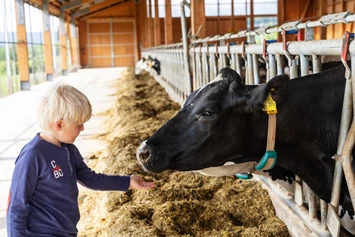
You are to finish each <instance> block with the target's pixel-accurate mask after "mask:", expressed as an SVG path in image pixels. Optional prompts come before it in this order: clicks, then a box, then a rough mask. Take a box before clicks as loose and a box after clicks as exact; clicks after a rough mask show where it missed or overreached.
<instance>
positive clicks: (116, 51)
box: [79, 1, 138, 67]
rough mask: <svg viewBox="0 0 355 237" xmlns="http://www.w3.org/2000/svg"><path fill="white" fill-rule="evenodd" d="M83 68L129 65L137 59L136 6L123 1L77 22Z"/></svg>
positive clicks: (131, 2)
mask: <svg viewBox="0 0 355 237" xmlns="http://www.w3.org/2000/svg"><path fill="white" fill-rule="evenodd" d="M79 28H80V31H79V42H80V52H81V53H80V62H81V65H82V66H83V67H115V66H133V65H134V63H135V61H136V60H137V58H138V52H137V51H138V45H137V40H136V37H137V27H136V5H135V4H134V2H133V1H129V2H125V3H123V4H119V5H116V6H114V7H110V8H107V9H105V10H102V11H98V12H94V13H92V14H91V15H89V16H87V17H85V18H83V19H81V20H80V21H79Z"/></svg>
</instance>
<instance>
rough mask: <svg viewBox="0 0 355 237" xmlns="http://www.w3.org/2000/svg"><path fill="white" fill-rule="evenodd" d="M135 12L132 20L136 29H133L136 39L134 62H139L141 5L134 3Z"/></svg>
mask: <svg viewBox="0 0 355 237" xmlns="http://www.w3.org/2000/svg"><path fill="white" fill-rule="evenodd" d="M134 7H135V10H134V19H135V24H136V27H135V29H134V32H135V35H136V37H137V42H136V45H135V46H134V47H135V48H136V49H137V50H136V55H135V57H136V61H137V60H139V59H140V58H141V57H140V55H141V48H140V44H141V40H142V30H143V29H142V17H143V15H142V4H139V3H137V2H135V4H134Z"/></svg>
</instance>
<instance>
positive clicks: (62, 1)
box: [24, 0, 133, 20]
mask: <svg viewBox="0 0 355 237" xmlns="http://www.w3.org/2000/svg"><path fill="white" fill-rule="evenodd" d="M45 1H48V3H49V12H50V13H51V14H53V15H57V16H59V14H60V12H61V11H64V13H65V14H66V15H67V16H69V17H71V18H75V20H79V19H81V18H86V17H90V15H92V14H94V13H97V12H100V11H103V10H106V9H108V8H110V7H114V6H117V5H119V4H122V3H124V2H128V1H133V0H24V2H25V3H28V4H31V5H33V6H36V7H38V8H41V9H42V6H43V3H44V2H45Z"/></svg>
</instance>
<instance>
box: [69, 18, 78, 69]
mask: <svg viewBox="0 0 355 237" xmlns="http://www.w3.org/2000/svg"><path fill="white" fill-rule="evenodd" d="M69 26H70V31H69V33H70V36H69V37H70V53H71V59H72V64H73V70H74V71H75V72H76V71H77V70H78V69H79V67H80V66H79V65H80V64H79V56H78V55H79V54H78V34H77V32H76V26H75V22H74V18H72V20H71V23H70V24H69Z"/></svg>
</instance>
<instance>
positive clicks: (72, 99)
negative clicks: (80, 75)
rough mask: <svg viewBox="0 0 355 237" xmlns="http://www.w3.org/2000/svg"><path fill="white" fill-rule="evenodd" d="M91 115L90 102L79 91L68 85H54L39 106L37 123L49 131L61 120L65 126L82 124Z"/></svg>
mask: <svg viewBox="0 0 355 237" xmlns="http://www.w3.org/2000/svg"><path fill="white" fill-rule="evenodd" d="M91 113H92V110H91V104H90V101H89V99H88V98H87V97H86V96H85V95H84V94H83V93H82V92H81V91H79V90H78V89H76V88H75V87H73V86H70V85H65V84H56V85H54V86H53V87H52V88H51V89H50V90H49V91H48V92H47V93H46V94H45V95H44V97H43V98H42V101H41V103H40V104H39V107H38V123H39V126H40V127H41V128H42V129H49V128H50V127H51V125H52V124H53V123H55V122H56V121H58V120H61V119H62V120H63V121H64V122H65V125H66V126H69V125H71V124H74V123H79V124H83V123H85V122H86V121H88V120H89V119H90V118H91Z"/></svg>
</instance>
